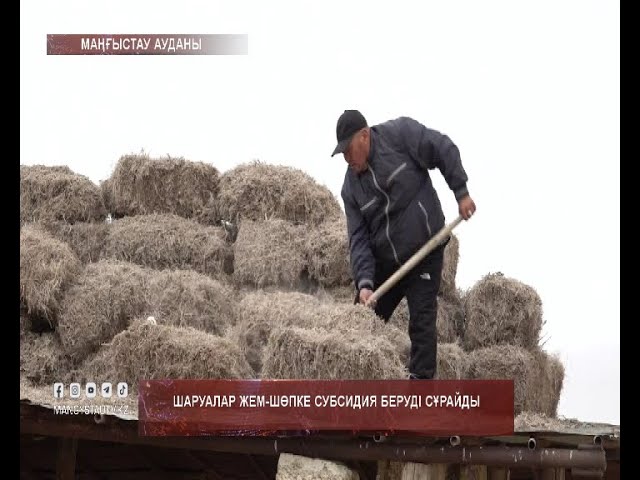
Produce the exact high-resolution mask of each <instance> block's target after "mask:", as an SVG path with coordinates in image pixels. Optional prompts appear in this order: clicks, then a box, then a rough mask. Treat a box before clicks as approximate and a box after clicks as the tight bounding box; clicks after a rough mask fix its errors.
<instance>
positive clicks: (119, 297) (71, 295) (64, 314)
mask: <svg viewBox="0 0 640 480" xmlns="http://www.w3.org/2000/svg"><path fill="white" fill-rule="evenodd" d="M148 284H149V272H148V271H147V270H145V269H143V268H141V267H139V266H137V265H133V264H130V263H126V262H119V261H114V260H101V261H99V262H96V263H90V264H89V265H87V266H86V268H85V270H84V272H83V273H82V275H81V276H80V277H79V278H78V280H77V281H76V283H75V284H74V285H73V286H72V287H71V288H69V290H68V291H67V293H66V295H65V297H64V299H63V300H62V305H61V309H60V320H59V325H58V332H59V333H60V339H61V340H62V344H63V346H64V348H65V351H66V352H67V353H68V354H69V355H70V357H71V358H72V360H73V361H74V363H76V362H78V361H81V360H83V359H84V358H86V357H87V356H88V355H89V354H90V353H92V352H94V351H95V350H97V349H98V347H99V346H100V344H102V343H104V342H109V341H110V340H111V339H112V338H113V337H114V335H116V334H117V333H119V332H121V331H122V330H124V329H125V328H127V326H128V325H129V323H130V321H131V320H132V319H133V318H135V317H137V316H139V315H142V314H144V313H145V312H146V311H148V309H149V285H148Z"/></svg>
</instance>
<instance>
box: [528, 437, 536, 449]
mask: <svg viewBox="0 0 640 480" xmlns="http://www.w3.org/2000/svg"><path fill="white" fill-rule="evenodd" d="M527 447H529V450H535V449H536V439H535V438H533V437H530V438H529V440H528V441H527Z"/></svg>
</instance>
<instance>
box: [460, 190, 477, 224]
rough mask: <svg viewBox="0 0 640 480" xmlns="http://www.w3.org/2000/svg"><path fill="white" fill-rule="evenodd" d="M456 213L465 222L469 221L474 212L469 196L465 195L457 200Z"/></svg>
mask: <svg viewBox="0 0 640 480" xmlns="http://www.w3.org/2000/svg"><path fill="white" fill-rule="evenodd" d="M458 211H459V212H460V216H462V218H464V219H465V220H469V219H470V218H471V216H472V215H473V214H474V213H475V212H476V204H475V202H474V201H473V199H472V198H471V197H470V196H469V195H465V196H464V197H462V198H461V199H460V200H458Z"/></svg>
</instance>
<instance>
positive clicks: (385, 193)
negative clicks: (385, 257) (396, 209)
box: [369, 165, 400, 265]
mask: <svg viewBox="0 0 640 480" xmlns="http://www.w3.org/2000/svg"><path fill="white" fill-rule="evenodd" d="M369 170H371V176H372V177H373V184H374V185H375V186H376V188H377V189H378V191H380V193H382V194H383V195H384V197H385V198H386V199H387V205H386V206H385V207H384V215H385V217H386V218H387V228H386V233H387V240H389V244H390V245H391V250H393V256H394V258H395V259H396V262H397V263H398V265H400V259H399V258H398V253H397V252H396V247H395V245H394V244H393V242H392V241H391V235H390V234H389V226H390V221H389V207H390V206H391V200H390V199H389V195H387V192H385V191H384V190H382V188H380V185H378V180H377V179H376V172H374V171H373V168H371V165H369Z"/></svg>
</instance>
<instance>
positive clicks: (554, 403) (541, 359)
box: [526, 349, 564, 418]
mask: <svg viewBox="0 0 640 480" xmlns="http://www.w3.org/2000/svg"><path fill="white" fill-rule="evenodd" d="M532 354H533V358H534V362H533V367H534V369H533V386H532V390H533V391H534V392H535V395H532V396H531V398H529V399H528V400H529V401H528V402H527V405H526V410H527V411H529V412H535V413H540V414H543V415H546V416H547V417H552V418H553V417H555V416H556V414H557V409H558V402H559V401H560V394H561V392H562V384H563V382H564V366H563V365H562V362H561V361H560V358H558V357H557V356H555V355H549V354H548V353H547V352H545V351H544V350H542V349H535V350H534V351H533V352H532Z"/></svg>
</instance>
